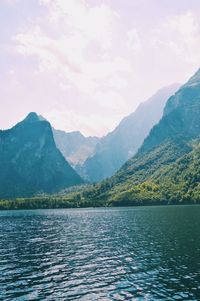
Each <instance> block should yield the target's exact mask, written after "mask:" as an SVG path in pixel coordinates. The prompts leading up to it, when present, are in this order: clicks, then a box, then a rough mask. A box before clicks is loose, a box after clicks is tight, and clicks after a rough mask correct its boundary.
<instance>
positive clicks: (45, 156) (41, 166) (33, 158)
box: [0, 112, 83, 198]
mask: <svg viewBox="0 0 200 301" xmlns="http://www.w3.org/2000/svg"><path fill="white" fill-rule="evenodd" d="M0 158H1V160H0V197H1V198H13V197H23V196H25V197H27V196H32V195H33V194H36V193H42V192H45V193H52V192H56V191H59V190H61V189H63V188H66V187H69V186H72V185H76V184H81V183H82V182H83V180H82V179H81V178H80V176H79V175H78V174H77V173H76V172H75V171H74V170H73V169H72V167H71V166H70V165H69V164H68V163H67V161H66V160H65V159H64V157H63V156H62V154H61V153H60V151H59V150H58V149H57V147H56V145H55V142H54V139H53V134H52V129H51V125H50V123H49V122H47V121H45V120H40V118H39V117H38V115H37V114H36V113H34V112H32V113H30V114H29V115H28V116H27V117H26V118H25V119H24V120H23V121H21V122H19V123H18V124H16V125H15V126H14V127H12V128H11V129H8V130H4V131H0Z"/></svg>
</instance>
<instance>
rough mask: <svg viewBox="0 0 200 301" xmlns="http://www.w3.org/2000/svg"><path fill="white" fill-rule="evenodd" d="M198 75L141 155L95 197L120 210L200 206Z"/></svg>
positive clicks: (170, 102) (172, 103) (153, 132)
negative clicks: (165, 205) (143, 206)
mask: <svg viewBox="0 0 200 301" xmlns="http://www.w3.org/2000/svg"><path fill="white" fill-rule="evenodd" d="M199 149H200V70H199V71H198V72H197V73H196V74H195V75H194V76H193V77H192V78H191V79H190V80H189V81H188V82H187V83H186V84H185V85H183V86H182V87H181V88H180V89H179V90H178V91H177V92H176V93H175V95H174V96H172V97H171V98H170V99H169V100H168V102H167V104H166V107H165V110H164V115H163V117H162V118H161V120H160V121H159V123H158V124H157V125H155V126H154V127H153V128H152V130H151V131H150V133H149V135H148V136H147V138H146V139H145V141H144V143H143V144H142V146H141V148H140V149H139V150H138V152H137V154H136V155H135V156H133V157H132V158H131V159H130V160H128V161H127V162H126V163H125V164H124V165H123V166H122V168H121V169H120V170H119V171H118V172H117V173H116V174H115V175H114V176H113V177H111V178H110V179H107V180H106V181H104V182H102V183H101V185H99V184H98V185H96V190H95V189H94V188H93V190H94V191H95V197H96V199H99V200H101V201H102V200H109V202H110V203H112V204H114V205H117V206H122V205H132V204H141V203H142V204H155V203H156V204H158V203H162V202H164V203H180V202H183V203H184V202H187V203H195V202H197V203H200V184H199V183H200V182H199V181H200V168H199V161H200V159H199Z"/></svg>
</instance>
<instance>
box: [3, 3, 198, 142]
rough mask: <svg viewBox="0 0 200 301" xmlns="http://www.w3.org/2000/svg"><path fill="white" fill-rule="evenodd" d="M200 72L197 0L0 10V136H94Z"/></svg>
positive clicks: (45, 5) (14, 5) (20, 6)
mask: <svg viewBox="0 0 200 301" xmlns="http://www.w3.org/2000/svg"><path fill="white" fill-rule="evenodd" d="M199 67H200V1H199V0H176V1H174V0H85V1H82V0H0V91H1V97H0V128H1V129H7V128H9V127H11V126H13V125H14V124H15V123H17V122H18V121H20V120H22V119H23V118H24V117H25V116H26V115H27V114H28V113H29V112H32V111H34V112H37V113H38V114H41V115H43V116H44V117H45V118H46V119H48V120H49V121H50V122H51V124H52V125H53V126H54V127H55V128H57V129H62V130H65V131H67V132H69V131H74V130H80V131H81V132H82V133H83V134H84V135H86V136H88V135H96V136H102V135H105V134H106V133H108V132H109V131H112V130H113V129H114V127H115V126H116V125H117V124H118V123H119V122H120V120H121V119H122V118H123V117H124V116H126V115H128V114H130V113H131V112H133V111H134V110H135V109H136V107H137V106H138V104H139V103H140V102H142V101H145V100H146V99H148V98H149V97H150V96H151V95H153V94H154V93H155V92H156V91H157V90H158V89H160V88H162V87H164V86H167V85H170V84H172V83H175V82H176V83H177V82H178V83H184V82H185V81H187V79H188V78H189V77H190V76H191V75H192V74H193V73H194V72H195V71H196V70H197V69H198V68H199Z"/></svg>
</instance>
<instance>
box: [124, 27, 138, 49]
mask: <svg viewBox="0 0 200 301" xmlns="http://www.w3.org/2000/svg"><path fill="white" fill-rule="evenodd" d="M127 47H128V48H130V49H131V50H132V51H134V52H135V53H137V52H138V51H139V50H140V49H141V40H140V37H139V34H138V31H137V30H136V29H135V28H134V29H131V30H129V31H128V33H127Z"/></svg>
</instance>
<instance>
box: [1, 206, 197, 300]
mask: <svg viewBox="0 0 200 301" xmlns="http://www.w3.org/2000/svg"><path fill="white" fill-rule="evenodd" d="M0 300H3V301H5V300H12V301H13V300H14V301H25V300H34V301H36V300H52V301H57V300H67V301H69V300H91V301H94V300H102V301H108V300H200V206H172V207H138V208H116V209H115V208H113V209H69V210H34V211H2V212H0Z"/></svg>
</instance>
